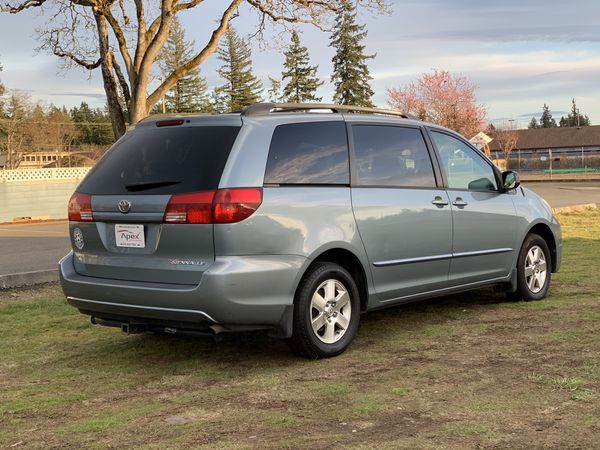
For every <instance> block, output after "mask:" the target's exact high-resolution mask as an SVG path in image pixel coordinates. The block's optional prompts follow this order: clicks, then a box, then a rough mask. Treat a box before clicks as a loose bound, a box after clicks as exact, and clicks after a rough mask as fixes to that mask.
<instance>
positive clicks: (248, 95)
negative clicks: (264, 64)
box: [219, 28, 262, 111]
mask: <svg viewBox="0 0 600 450" xmlns="http://www.w3.org/2000/svg"><path fill="white" fill-rule="evenodd" d="M219 59H220V60H221V61H223V66H221V68H220V69H219V75H221V77H223V78H224V79H225V80H226V82H227V83H226V84H225V85H223V86H221V87H220V88H219V92H220V93H221V94H222V95H224V96H225V98H226V104H227V109H228V110H229V111H239V110H241V109H243V108H245V107H246V106H250V105H252V104H253V103H256V102H258V101H260V99H261V95H262V83H261V82H260V80H259V79H258V78H256V76H254V73H253V72H252V53H251V51H250V47H249V46H248V44H247V43H246V41H244V39H242V38H241V37H239V36H238V34H237V33H236V32H235V30H234V29H233V28H229V31H227V33H226V34H225V39H224V40H223V41H222V43H221V46H220V47H219Z"/></svg>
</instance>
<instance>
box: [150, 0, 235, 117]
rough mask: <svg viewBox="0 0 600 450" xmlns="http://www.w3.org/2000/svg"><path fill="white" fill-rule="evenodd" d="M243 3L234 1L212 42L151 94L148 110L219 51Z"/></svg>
mask: <svg viewBox="0 0 600 450" xmlns="http://www.w3.org/2000/svg"><path fill="white" fill-rule="evenodd" d="M243 1H245V0H233V1H232V2H231V3H230V4H229V6H228V7H227V9H226V10H225V12H224V13H223V15H222V16H221V20H220V21H219V26H218V27H217V28H216V29H215V30H214V31H213V33H212V35H211V37H210V40H209V41H208V43H207V44H206V46H205V47H204V48H203V49H202V50H201V51H200V52H199V53H198V54H197V55H196V56H195V57H193V58H192V59H190V60H189V61H188V62H187V63H185V64H184V65H183V66H181V67H179V68H178V69H177V70H175V71H173V72H172V73H171V74H170V75H169V76H168V77H167V78H166V79H165V80H164V81H163V82H162V84H161V85H160V86H159V87H158V88H156V90H155V91H154V92H153V93H152V94H150V96H148V109H150V108H152V107H153V106H154V105H155V104H156V103H157V102H158V100H159V99H160V98H161V97H162V95H163V94H165V93H166V92H167V91H168V90H169V89H171V88H172V87H173V86H174V85H175V83H176V82H177V80H179V79H180V78H181V77H183V76H185V75H186V74H187V73H188V72H189V71H190V70H192V69H193V68H195V67H198V66H199V65H200V64H202V63H203V62H204V61H205V60H206V59H207V58H208V57H209V56H210V55H212V54H213V53H215V52H216V51H217V49H218V48H219V41H220V40H221V37H222V36H223V35H224V34H225V32H226V31H227V30H228V29H229V21H230V20H231V18H232V16H233V15H234V14H235V12H236V10H237V8H238V7H239V6H240V4H241V3H242V2H243Z"/></svg>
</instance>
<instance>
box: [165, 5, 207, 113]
mask: <svg viewBox="0 0 600 450" xmlns="http://www.w3.org/2000/svg"><path fill="white" fill-rule="evenodd" d="M195 53H196V52H195V51H194V42H193V41H192V42H187V41H186V40H185V30H184V29H183V27H182V25H181V22H180V21H179V19H178V18H177V17H174V18H173V24H172V25H171V32H170V34H169V38H168V39H167V42H166V43H165V46H164V47H163V48H162V50H161V52H160V54H159V56H158V61H159V68H160V71H161V73H162V75H163V77H167V76H169V74H171V73H172V72H174V71H176V70H178V69H179V68H180V67H182V66H183V65H184V64H185V63H187V62H188V61H189V60H190V59H192V58H193V57H194V55H195ZM207 88H208V86H207V83H206V80H205V79H204V78H203V77H201V76H200V69H197V68H196V69H193V70H192V71H190V72H189V73H188V74H187V75H186V76H185V77H183V78H181V79H179V81H177V84H175V86H174V87H173V88H172V89H171V90H170V91H169V92H168V93H167V94H166V95H165V110H166V111H167V112H180V113H191V112H210V110H211V108H210V105H209V103H208V95H207ZM158 109H160V110H161V112H162V105H160V107H159V108H158Z"/></svg>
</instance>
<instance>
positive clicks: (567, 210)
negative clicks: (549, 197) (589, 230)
mask: <svg viewBox="0 0 600 450" xmlns="http://www.w3.org/2000/svg"><path fill="white" fill-rule="evenodd" d="M596 208H598V205H597V204H596V203H584V204H581V205H573V206H563V207H562V208H552V211H553V212H554V213H555V214H556V213H562V214H565V213H574V212H581V211H587V210H589V209H596Z"/></svg>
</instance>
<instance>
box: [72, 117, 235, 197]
mask: <svg viewBox="0 0 600 450" xmlns="http://www.w3.org/2000/svg"><path fill="white" fill-rule="evenodd" d="M239 131H240V127H234V126H204V127H187V128H160V129H157V128H148V129H144V128H142V129H138V130H135V131H134V132H132V133H129V134H126V135H125V136H123V137H122V138H121V139H120V140H119V141H118V142H117V143H116V144H115V145H114V146H113V147H112V148H111V149H110V150H109V152H108V153H107V154H106V155H105V156H104V157H103V158H102V159H101V160H100V161H98V163H97V164H96V165H95V166H94V168H93V169H92V170H91V171H90V173H89V174H88V176H87V177H86V178H85V179H84V180H83V182H82V183H81V185H80V186H79V189H78V191H80V192H83V193H86V194H91V195H120V194H178V193H182V192H194V191H203V190H210V189H216V188H217V187H218V184H219V181H220V179H221V174H222V172H223V168H224V167H225V163H226V162H227V158H228V157H229V152H230V151H231V147H232V146H233V143H234V142H235V139H236V137H237V135H238V132H239Z"/></svg>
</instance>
